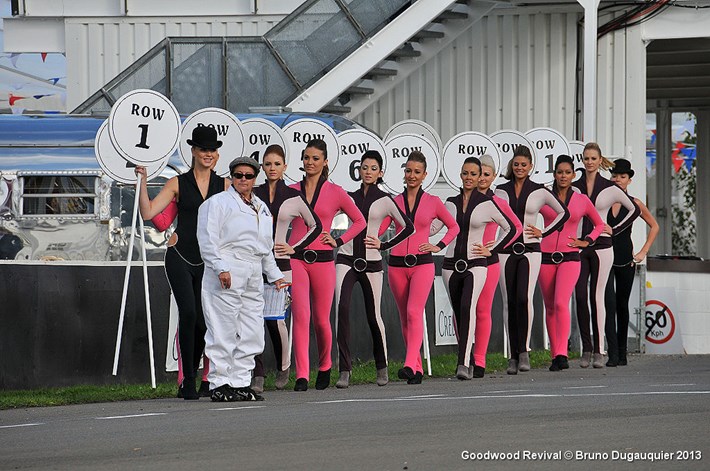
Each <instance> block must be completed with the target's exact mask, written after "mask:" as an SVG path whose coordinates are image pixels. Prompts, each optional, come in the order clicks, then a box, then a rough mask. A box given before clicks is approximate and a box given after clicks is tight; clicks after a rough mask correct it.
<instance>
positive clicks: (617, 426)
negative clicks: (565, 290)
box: [0, 355, 710, 470]
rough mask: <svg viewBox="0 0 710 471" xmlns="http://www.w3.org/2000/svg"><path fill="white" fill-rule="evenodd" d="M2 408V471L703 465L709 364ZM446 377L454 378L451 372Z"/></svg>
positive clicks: (574, 365)
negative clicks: (246, 397) (249, 396)
mask: <svg viewBox="0 0 710 471" xmlns="http://www.w3.org/2000/svg"><path fill="white" fill-rule="evenodd" d="M570 364H571V368H570V369H569V370H566V371H562V372H556V373H553V372H549V371H548V370H547V369H537V370H533V371H530V372H527V373H520V374H518V375H517V376H508V375H505V374H496V375H487V376H486V377H485V378H483V379H476V380H472V381H465V382H462V381H458V380H456V379H455V378H453V376H452V377H451V378H443V379H425V381H424V383H423V384H421V385H407V384H406V383H404V382H400V381H392V382H390V384H388V385H387V386H384V387H378V386H376V385H362V386H352V387H350V388H348V389H344V390H338V389H334V388H331V389H327V390H325V391H316V390H314V389H309V390H308V391H307V392H304V393H295V392H293V391H267V392H266V393H265V394H264V396H265V398H266V400H265V401H264V402H251V403H213V402H211V401H209V400H208V399H201V400H200V401H189V402H188V401H183V400H181V399H161V400H146V401H131V402H120V403H102V404H87V405H77V406H62V407H50V408H33V409H20V410H5V411H0V456H1V458H0V469H60V470H69V469H71V470H74V469H116V470H119V469H120V470H123V469H151V470H152V469H176V470H187V469H190V470H218V469H239V470H242V469H243V470H259V469H268V470H274V469H287V470H311V469H355V470H357V469H363V470H373V469H376V470H379V469H382V470H439V469H481V468H483V469H513V468H517V469H525V470H528V469H530V470H549V469H601V468H603V469H624V470H625V469H629V470H631V469H658V470H667V469H679V470H680V469H682V470H686V469H710V356H650V355H645V356H631V357H630V361H629V365H628V366H625V367H618V368H603V369H598V370H595V369H592V368H589V369H582V368H580V367H579V365H578V362H576V361H572V362H570ZM452 373H453V372H452Z"/></svg>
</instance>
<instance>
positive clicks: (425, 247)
mask: <svg viewBox="0 0 710 471" xmlns="http://www.w3.org/2000/svg"><path fill="white" fill-rule="evenodd" d="M419 251H420V252H429V253H438V252H440V251H441V248H440V247H439V246H437V245H431V244H429V243H424V244H422V245H420V246H419Z"/></svg>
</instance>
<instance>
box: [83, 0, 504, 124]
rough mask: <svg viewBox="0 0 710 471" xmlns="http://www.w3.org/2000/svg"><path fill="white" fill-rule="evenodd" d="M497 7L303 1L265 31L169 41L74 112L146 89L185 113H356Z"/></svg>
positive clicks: (455, 0)
mask: <svg viewBox="0 0 710 471" xmlns="http://www.w3.org/2000/svg"><path fill="white" fill-rule="evenodd" d="M497 3H498V2H494V1H487V0H417V1H410V0H308V1H306V2H305V3H303V4H302V5H301V6H300V7H299V8H297V9H296V10H295V11H294V12H293V13H292V14H290V15H288V16H287V17H286V18H284V19H283V20H282V21H281V22H279V23H278V24H277V25H276V26H275V27H274V28H272V29H271V30H270V31H269V32H268V33H267V34H265V35H264V36H262V37H237V38H215V37H201V38H200V37H198V38H195V37H191V38H166V39H165V40H163V41H162V42H161V43H159V44H158V45H156V46H155V47H153V48H152V49H151V50H150V51H148V52H147V53H146V54H145V55H144V56H143V57H141V58H140V59H139V60H138V61H136V63H134V64H132V65H131V66H129V67H128V68H127V69H126V70H125V71H123V72H121V73H120V74H119V75H118V76H117V77H115V78H114V79H113V80H111V82H109V83H108V84H106V85H105V86H104V87H102V88H101V89H100V90H99V91H97V92H96V93H94V94H93V95H92V96H91V97H89V98H88V99H87V100H85V101H84V102H83V103H82V104H81V105H79V106H78V107H77V108H76V109H75V110H74V111H73V112H74V113H91V112H94V113H107V112H108V111H109V110H110V108H111V106H112V105H113V103H114V102H115V100H116V99H118V98H119V97H120V96H121V95H122V94H123V93H125V92H127V91H129V90H132V89H136V88H149V89H153V90H156V91H159V92H161V93H163V94H164V95H166V96H167V97H168V98H170V99H171V100H172V101H173V103H174V104H175V106H176V107H177V109H178V110H179V111H180V112H181V113H183V114H189V113H191V112H193V111H195V110H197V109H200V108H205V107H209V106H215V107H220V108H224V109H227V110H229V111H232V112H234V113H246V112H250V110H253V109H255V108H262V107H287V108H291V109H293V110H294V111H310V112H317V111H323V112H329V113H334V114H348V115H351V116H354V115H356V114H359V113H360V112H361V111H362V110H364V109H365V107H367V106H368V105H369V104H370V103H372V102H373V100H377V99H378V98H379V97H381V96H382V95H383V94H384V93H386V92H387V91H389V90H390V89H391V88H392V87H394V86H395V85H396V84H397V83H399V82H401V81H402V80H404V79H405V78H406V77H407V76H408V75H409V74H411V73H412V72H413V71H414V70H416V69H417V68H419V67H420V66H421V65H422V64H423V63H424V62H426V60H428V59H429V58H431V57H433V56H435V55H436V54H437V53H438V52H439V51H440V50H441V49H443V48H444V47H446V45H448V44H449V43H450V42H451V41H453V40H454V39H455V38H456V37H457V36H458V35H459V34H461V33H462V32H463V31H465V30H466V29H468V28H469V27H470V26H471V24H472V22H476V21H478V20H479V19H480V18H482V17H483V16H485V15H486V14H487V13H488V12H489V11H490V10H491V9H493V8H495V6H496V4H497ZM363 71H366V72H365V73H364V74H363Z"/></svg>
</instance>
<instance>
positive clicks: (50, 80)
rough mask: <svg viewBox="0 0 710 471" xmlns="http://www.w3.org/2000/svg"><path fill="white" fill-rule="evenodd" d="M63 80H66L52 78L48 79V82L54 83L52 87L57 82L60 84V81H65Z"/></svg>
mask: <svg viewBox="0 0 710 471" xmlns="http://www.w3.org/2000/svg"><path fill="white" fill-rule="evenodd" d="M63 78H64V77H52V78H50V79H47V82H52V85H56V84H57V82H59V81H60V80H61V79H63Z"/></svg>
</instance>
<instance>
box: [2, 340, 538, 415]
mask: <svg viewBox="0 0 710 471" xmlns="http://www.w3.org/2000/svg"><path fill="white" fill-rule="evenodd" d="M456 363H457V358H456V355H455V354H448V355H438V356H435V357H434V358H433V359H432V363H431V369H432V376H433V377H435V378H445V377H449V376H454V375H455V372H456V366H457V365H456ZM530 364H531V366H532V367H533V368H541V367H544V366H547V365H549V364H550V352H549V351H534V352H530ZM507 366H508V360H507V359H506V358H505V357H504V356H503V355H502V354H500V353H489V354H488V355H487V357H486V374H489V373H501V372H503V371H505V369H506V367H507ZM425 367H426V362H425ZM400 368H402V362H390V364H389V377H390V381H399V380H398V379H397V370H399V369H400ZM316 374H317V372H316V371H312V372H311V382H310V387H315V386H314V384H315V376H316ZM375 377H376V368H375V363H374V362H373V361H367V362H359V363H358V362H356V363H354V364H353V371H352V374H351V377H350V384H351V385H356V384H368V383H374V382H375ZM426 378H427V376H426V375H425V376H424V380H425V381H426ZM274 379H275V377H274V374H273V373H270V374H269V375H268V376H267V377H266V379H265V381H264V383H265V384H264V386H265V389H267V390H273V389H275V388H274ZM337 380H338V372H337V371H333V373H332V374H331V386H335V382H336V381H337ZM294 382H295V379H294V377H293V370H292V372H291V380H290V381H289V384H288V385H287V386H286V389H287V390H291V389H293V385H294ZM176 393H177V388H176V386H175V383H173V382H168V383H159V384H158V385H157V387H156V389H153V388H151V387H150V385H148V384H125V385H109V386H91V385H81V386H71V387H64V388H43V389H33V390H15V391H0V410H2V409H19V408H25V407H48V406H62V405H69V404H88V403H92V402H115V401H130V400H140V399H160V398H171V397H175V396H176Z"/></svg>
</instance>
